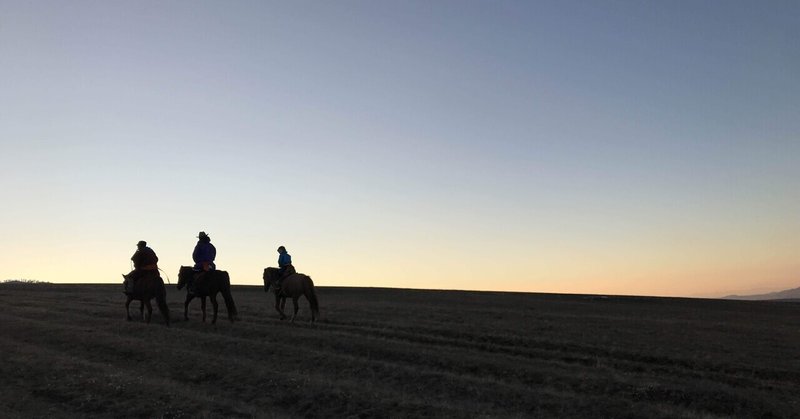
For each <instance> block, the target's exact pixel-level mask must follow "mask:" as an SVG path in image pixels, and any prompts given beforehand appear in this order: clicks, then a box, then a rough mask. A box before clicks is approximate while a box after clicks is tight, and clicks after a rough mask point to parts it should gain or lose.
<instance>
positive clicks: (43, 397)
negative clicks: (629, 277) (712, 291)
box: [0, 283, 800, 418]
mask: <svg viewBox="0 0 800 419" xmlns="http://www.w3.org/2000/svg"><path fill="white" fill-rule="evenodd" d="M317 293H318V296H319V300H320V307H321V312H322V320H321V321H319V322H317V323H316V324H310V323H308V322H307V321H306V320H308V319H309V310H308V304H307V302H306V301H305V300H301V311H300V315H299V319H298V321H297V322H295V323H294V324H291V323H289V322H288V321H280V320H278V319H277V313H275V311H274V309H273V308H272V301H273V300H272V295H271V294H270V295H269V296H267V295H265V294H264V293H263V291H262V289H260V288H259V287H245V286H236V287H234V290H233V296H234V299H235V300H236V303H237V306H238V308H239V314H240V316H241V321H240V322H237V323H233V324H232V323H230V322H228V320H227V317H226V316H225V314H224V304H223V303H222V301H221V299H220V305H221V306H220V311H221V313H220V320H219V321H218V322H217V324H216V325H210V324H203V323H201V322H200V309H199V307H200V303H199V301H197V300H195V301H193V303H192V307H191V309H190V320H189V321H188V322H186V321H183V320H182V317H183V316H182V312H183V299H184V296H185V294H183V293H180V292H178V291H176V290H175V288H174V285H173V286H170V287H169V289H168V291H167V299H168V301H169V305H170V309H171V310H172V319H173V323H172V326H171V327H169V328H168V327H165V326H164V324H163V319H162V317H161V316H160V315H159V314H158V312H157V311H155V312H154V314H153V322H152V323H151V324H146V323H143V322H141V321H133V322H127V321H125V320H124V318H125V310H124V306H123V303H124V296H123V294H122V293H121V285H52V284H13V283H8V284H0V307H1V308H0V328H1V330H2V336H1V337H0V353H2V362H0V377H2V379H0V412H2V413H0V415H2V416H3V417H12V418H13V417H20V418H30V417H121V416H129V417H164V418H195V417H234V418H235V417H243V418H249V417H257V418H272V417H276V418H282V417H319V418H345V417H398V418H399V417H448V418H460V417H469V418H483V417H486V418H490V417H498V418H515V417H517V418H530V417H548V418H549V417H620V418H622V417H647V418H658V417H664V418H675V417H686V418H716V417H737V418H738V417H759V418H766V417H798V416H800V304H798V303H775V302H772V303H770V302H748V301H722V300H699V299H670V298H641V297H609V298H603V297H593V296H580V295H549V294H521V293H487V292H483V293H481V292H458V291H414V290H394V289H362V288H318V290H317ZM134 304H136V303H134ZM288 306H289V307H291V302H289V303H288ZM209 309H210V305H209Z"/></svg>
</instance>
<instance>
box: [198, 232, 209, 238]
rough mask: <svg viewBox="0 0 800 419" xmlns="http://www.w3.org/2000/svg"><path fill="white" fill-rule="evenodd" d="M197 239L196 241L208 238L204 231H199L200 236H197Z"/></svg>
mask: <svg viewBox="0 0 800 419" xmlns="http://www.w3.org/2000/svg"><path fill="white" fill-rule="evenodd" d="M197 238H198V239H207V238H208V234H206V232H205V231H201V232H200V234H198V235H197Z"/></svg>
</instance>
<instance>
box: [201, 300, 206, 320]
mask: <svg viewBox="0 0 800 419" xmlns="http://www.w3.org/2000/svg"><path fill="white" fill-rule="evenodd" d="M200 309H201V310H203V323H205V322H206V297H200Z"/></svg>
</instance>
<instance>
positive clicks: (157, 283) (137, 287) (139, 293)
mask: <svg viewBox="0 0 800 419" xmlns="http://www.w3.org/2000/svg"><path fill="white" fill-rule="evenodd" d="M122 277H123V278H125V280H126V281H127V280H128V277H126V276H125V274H123V275H122ZM125 295H126V296H127V297H128V299H127V301H125V313H126V314H127V316H128V317H127V318H128V321H130V320H131V311H130V305H131V301H133V300H139V301H140V302H141V304H140V306H139V312H141V313H143V310H144V308H143V307H142V306H146V307H147V316H145V317H144V319H145V321H146V322H147V323H150V319H151V317H153V306H152V305H150V300H152V299H153V298H155V299H156V303H157V304H158V310H159V311H160V312H161V315H162V316H163V317H164V324H166V325H167V326H169V307H167V288H166V287H165V286H164V280H163V279H161V277H160V276H159V275H158V274H157V273H156V274H149V275H144V276H142V277H140V278H138V279H136V281H135V283H134V285H133V291H125Z"/></svg>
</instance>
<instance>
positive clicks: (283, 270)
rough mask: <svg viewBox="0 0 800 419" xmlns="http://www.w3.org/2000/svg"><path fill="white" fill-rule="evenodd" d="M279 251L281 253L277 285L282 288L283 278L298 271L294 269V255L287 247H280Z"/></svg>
mask: <svg viewBox="0 0 800 419" xmlns="http://www.w3.org/2000/svg"><path fill="white" fill-rule="evenodd" d="M278 253H279V254H280V256H278V269H279V270H278V273H279V275H278V280H277V281H276V283H275V287H277V288H278V289H280V287H281V283H282V282H283V279H284V278H286V277H287V276H289V275H291V274H293V273H297V271H296V270H295V269H294V265H292V255H290V254H289V253H288V252H287V251H286V248H285V247H283V246H281V247H278Z"/></svg>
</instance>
